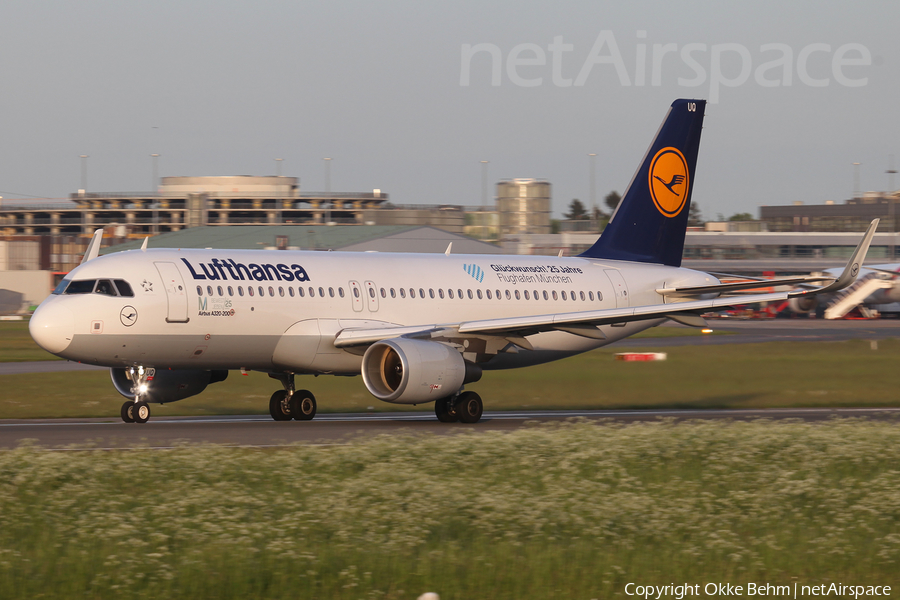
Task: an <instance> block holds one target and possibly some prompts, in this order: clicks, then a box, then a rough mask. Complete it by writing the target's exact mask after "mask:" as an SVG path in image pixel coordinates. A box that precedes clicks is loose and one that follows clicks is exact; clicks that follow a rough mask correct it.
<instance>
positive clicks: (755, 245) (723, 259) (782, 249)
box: [501, 224, 900, 274]
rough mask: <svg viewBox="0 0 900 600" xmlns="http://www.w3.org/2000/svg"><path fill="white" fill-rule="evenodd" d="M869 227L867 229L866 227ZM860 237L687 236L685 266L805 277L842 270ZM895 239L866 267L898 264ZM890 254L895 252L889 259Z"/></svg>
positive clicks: (881, 238)
mask: <svg viewBox="0 0 900 600" xmlns="http://www.w3.org/2000/svg"><path fill="white" fill-rule="evenodd" d="M867 225H868V224H867ZM861 236H862V231H854V232H840V233H816V232H811V233H791V232H709V231H688V232H687V235H686V236H685V243H684V262H683V264H684V266H686V267H688V268H692V269H698V270H700V271H719V272H727V273H744V274H753V273H760V272H762V271H777V272H784V273H810V272H812V271H821V270H823V269H830V268H834V267H841V266H844V264H846V261H847V259H848V258H849V257H850V255H851V254H852V252H853V249H854V248H855V247H856V245H857V244H858V243H859V240H860V237H861ZM598 237H599V236H598V235H597V234H596V233H587V232H563V233H559V234H550V235H519V236H515V237H510V238H508V239H506V240H504V241H503V242H502V243H501V248H502V249H503V252H504V253H510V254H536V255H545V256H553V255H556V254H558V253H559V252H560V250H562V252H563V254H564V256H575V255H577V254H580V253H582V252H584V251H585V250H587V249H588V248H590V247H591V245H593V243H594V242H595V241H596V240H597V238H598ZM898 244H900V234H897V233H889V232H878V233H876V234H875V238H874V239H873V240H872V245H871V247H870V248H869V253H868V256H867V259H866V261H867V262H868V263H869V264H874V263H888V262H898V257H897V256H896V249H897V246H898ZM892 251H894V252H895V254H894V255H892V254H891V253H892Z"/></svg>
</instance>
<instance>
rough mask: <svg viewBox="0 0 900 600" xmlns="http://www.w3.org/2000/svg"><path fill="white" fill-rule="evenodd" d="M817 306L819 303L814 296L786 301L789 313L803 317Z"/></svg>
mask: <svg viewBox="0 0 900 600" xmlns="http://www.w3.org/2000/svg"><path fill="white" fill-rule="evenodd" d="M818 304H819V301H818V299H817V298H816V297H815V296H800V297H798V298H791V299H789V300H788V308H790V309H791V312H793V313H797V314H800V315H805V314H808V313H810V312H812V311H814V310H816V306H818Z"/></svg>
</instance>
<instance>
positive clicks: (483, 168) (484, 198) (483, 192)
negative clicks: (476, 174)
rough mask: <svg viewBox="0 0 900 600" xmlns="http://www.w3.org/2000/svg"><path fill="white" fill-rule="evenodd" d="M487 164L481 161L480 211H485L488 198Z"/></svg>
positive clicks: (485, 161)
mask: <svg viewBox="0 0 900 600" xmlns="http://www.w3.org/2000/svg"><path fill="white" fill-rule="evenodd" d="M488 162H490V161H487V160H483V161H481V210H487V198H488Z"/></svg>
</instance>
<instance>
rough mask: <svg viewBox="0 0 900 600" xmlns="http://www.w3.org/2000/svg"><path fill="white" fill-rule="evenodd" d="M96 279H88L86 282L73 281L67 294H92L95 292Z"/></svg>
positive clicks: (67, 289)
mask: <svg viewBox="0 0 900 600" xmlns="http://www.w3.org/2000/svg"><path fill="white" fill-rule="evenodd" d="M95 283H97V280H96V279H88V280H86V281H73V282H72V283H70V284H69V287H67V288H66V294H90V293H91V292H93V291H94V284H95Z"/></svg>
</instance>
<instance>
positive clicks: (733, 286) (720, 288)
mask: <svg viewBox="0 0 900 600" xmlns="http://www.w3.org/2000/svg"><path fill="white" fill-rule="evenodd" d="M836 279H837V277H827V276H826V277H811V276H805V277H782V278H780V279H756V280H754V281H741V282H739V283H720V284H718V285H699V286H693V287H683V288H660V289H658V290H656V293H657V294H659V295H660V296H697V295H699V294H722V293H725V292H738V291H743V290H755V289H759V288H763V287H776V286H779V285H801V284H810V283H819V282H822V281H828V282H829V283H830V282H832V281H834V280H836Z"/></svg>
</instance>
